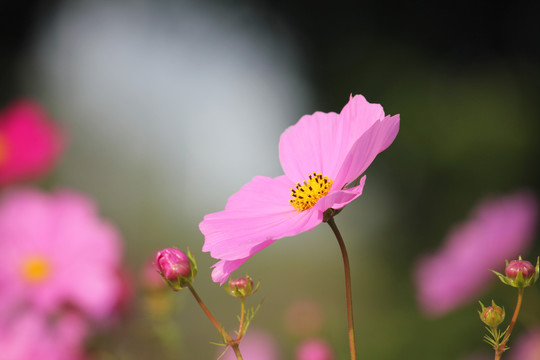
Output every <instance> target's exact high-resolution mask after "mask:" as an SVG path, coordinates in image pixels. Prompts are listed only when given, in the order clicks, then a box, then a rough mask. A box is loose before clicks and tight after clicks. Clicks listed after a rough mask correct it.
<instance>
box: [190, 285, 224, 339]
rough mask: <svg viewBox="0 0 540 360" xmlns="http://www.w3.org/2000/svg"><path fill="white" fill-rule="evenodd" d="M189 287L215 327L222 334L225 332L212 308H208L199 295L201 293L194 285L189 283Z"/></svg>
mask: <svg viewBox="0 0 540 360" xmlns="http://www.w3.org/2000/svg"><path fill="white" fill-rule="evenodd" d="M187 286H188V288H189V290H190V291H191V293H192V294H193V297H194V298H195V300H197V302H198V303H199V306H200V307H201V309H202V310H203V311H204V313H205V314H206V316H208V318H209V319H210V321H211V322H212V324H214V326H215V328H216V329H217V331H219V333H220V334H221V333H222V332H223V330H222V328H221V325H220V324H219V323H218V321H217V320H216V318H215V317H214V316H213V315H212V313H211V312H210V310H208V308H207V307H206V305H204V303H203V301H202V300H201V298H200V297H199V294H197V292H196V291H195V288H193V286H192V285H191V284H190V283H188V285H187Z"/></svg>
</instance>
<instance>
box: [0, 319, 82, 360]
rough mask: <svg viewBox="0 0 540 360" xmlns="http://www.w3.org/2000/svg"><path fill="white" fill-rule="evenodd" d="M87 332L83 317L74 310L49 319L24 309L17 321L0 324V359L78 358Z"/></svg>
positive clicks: (51, 359)
mask: <svg viewBox="0 0 540 360" xmlns="http://www.w3.org/2000/svg"><path fill="white" fill-rule="evenodd" d="M87 334H88V328H87V324H86V322H85V320H83V319H82V318H81V317H79V316H77V315H76V314H74V313H70V312H67V313H64V314H63V315H62V316H56V317H54V319H50V318H47V317H45V316H43V315H42V314H35V313H32V312H31V311H30V312H26V313H25V314H24V315H22V316H21V317H20V318H18V319H17V321H15V322H13V323H11V324H7V325H6V324H1V325H0V359H6V360H35V359H39V360H82V359H84V353H83V345H84V339H85V337H86V336H87Z"/></svg>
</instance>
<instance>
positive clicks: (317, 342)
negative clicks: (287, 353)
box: [295, 339, 335, 360]
mask: <svg viewBox="0 0 540 360" xmlns="http://www.w3.org/2000/svg"><path fill="white" fill-rule="evenodd" d="M295 359H296V360H334V359H335V357H334V351H333V350H332V347H331V346H330V344H328V342H327V341H326V340H323V339H310V340H306V341H304V342H302V343H301V344H300V345H299V346H298V348H297V349H296V357H295Z"/></svg>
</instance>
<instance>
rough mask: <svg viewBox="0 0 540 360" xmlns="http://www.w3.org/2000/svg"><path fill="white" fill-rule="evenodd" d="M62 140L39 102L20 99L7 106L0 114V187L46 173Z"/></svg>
mask: <svg viewBox="0 0 540 360" xmlns="http://www.w3.org/2000/svg"><path fill="white" fill-rule="evenodd" d="M62 142H63V140H62V137H61V135H60V133H59V131H58V129H57V128H56V127H55V126H54V125H53V124H52V123H51V122H50V121H49V119H48V118H47V116H46V114H45V111H44V109H43V108H42V107H41V106H40V105H39V104H37V103H35V102H33V101H30V100H22V101H19V102H16V103H14V104H12V105H10V106H9V107H8V108H6V109H5V110H4V111H3V112H2V113H0V186H1V185H5V184H8V183H12V182H15V181H19V180H26V179H33V178H36V177H39V176H41V175H43V174H44V173H46V172H47V170H49V169H50V168H51V166H52V165H53V164H54V163H55V162H56V160H57V158H58V156H59V154H60V150H61V148H62Z"/></svg>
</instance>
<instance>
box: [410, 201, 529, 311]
mask: <svg viewBox="0 0 540 360" xmlns="http://www.w3.org/2000/svg"><path fill="white" fill-rule="evenodd" d="M537 213H538V204H537V201H536V199H535V197H534V196H533V195H532V194H531V193H529V192H519V193H516V194H513V195H510V196H505V197H500V198H494V199H488V200H485V201H484V202H482V203H481V204H480V205H478V207H477V208H476V209H475V210H474V211H473V213H472V215H471V217H470V219H469V220H468V221H467V222H465V223H464V224H461V225H459V226H458V227H456V228H454V229H453V230H452V231H451V232H450V234H449V235H448V237H447V238H446V240H445V245H443V248H442V249H441V250H440V251H439V252H438V253H436V254H433V255H428V256H424V257H423V258H421V259H420V260H419V261H418V263H417V264H416V268H415V270H414V277H415V282H416V287H417V291H418V292H417V296H418V301H419V303H420V305H421V307H422V310H424V311H425V312H426V313H428V314H431V315H441V314H444V313H446V312H448V311H450V310H452V309H454V308H456V307H458V306H460V305H462V304H464V303H466V302H468V301H471V300H472V299H474V298H475V297H477V296H478V295H479V294H481V292H482V291H483V290H485V288H486V286H487V285H488V284H489V283H490V282H491V281H492V280H495V279H496V277H495V276H494V275H493V274H492V273H491V272H490V270H491V269H493V270H501V269H502V268H504V265H505V260H506V259H509V260H510V259H512V258H515V257H517V256H518V255H520V254H521V253H523V252H524V251H526V250H527V249H528V247H529V245H530V244H531V240H532V236H533V233H534V230H535V227H536V220H537Z"/></svg>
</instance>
